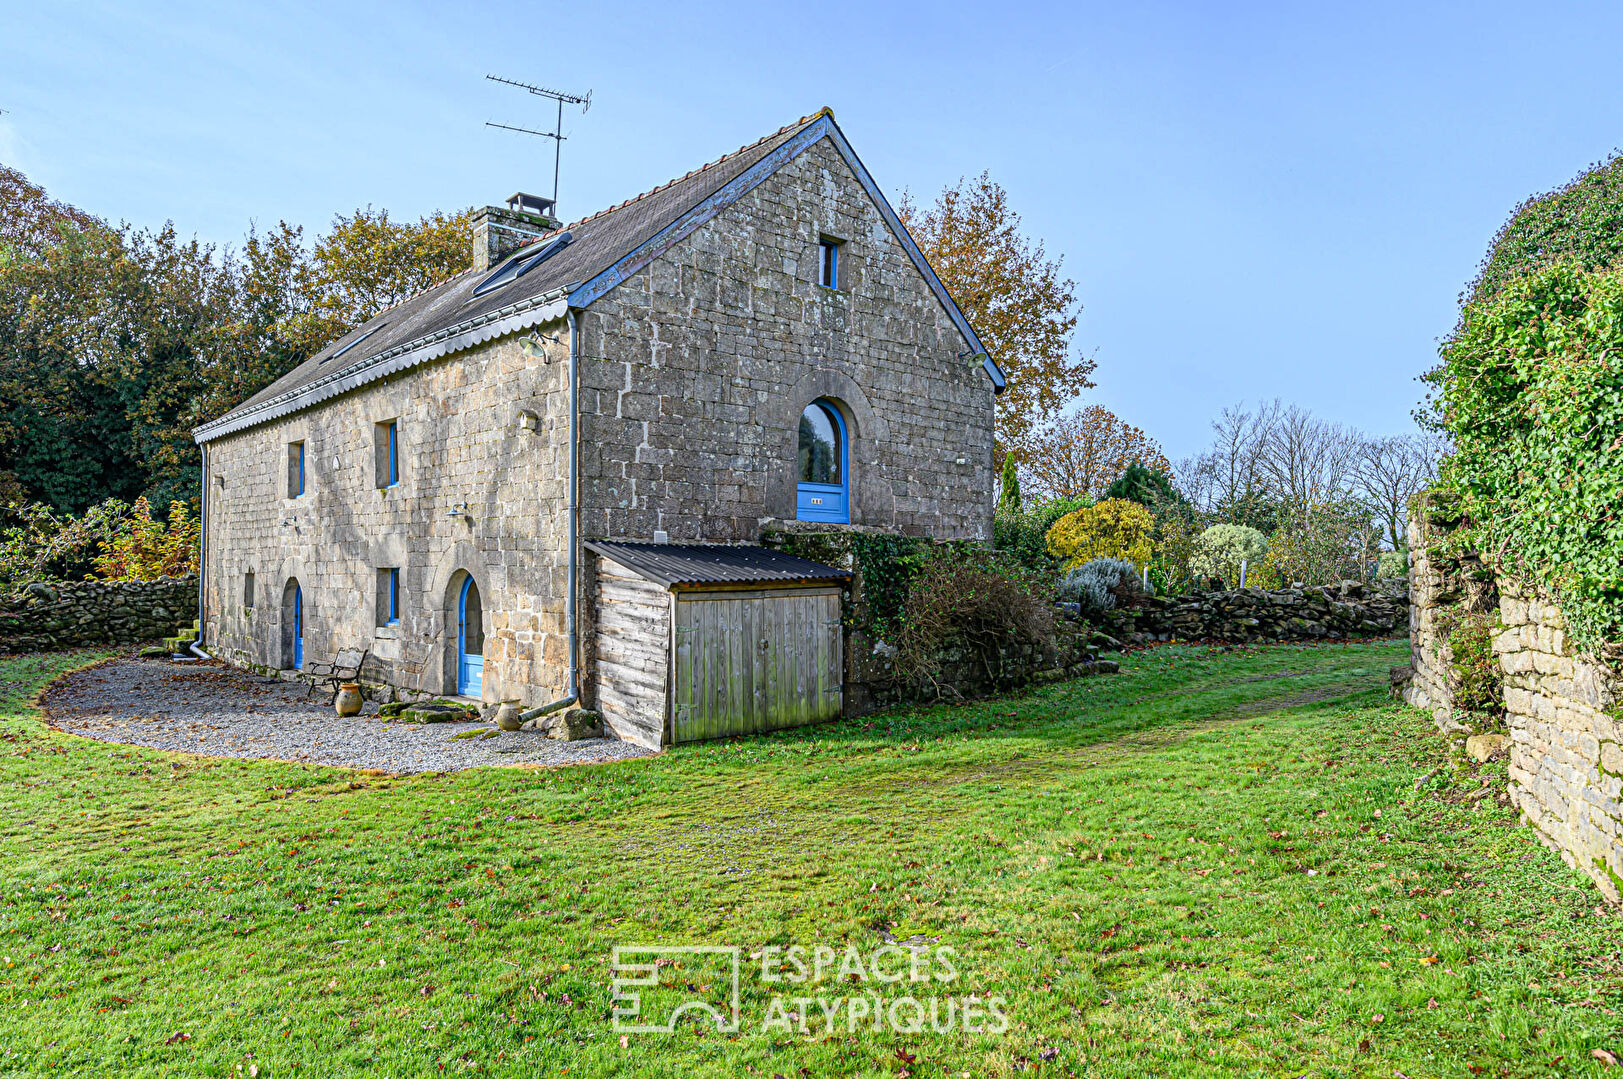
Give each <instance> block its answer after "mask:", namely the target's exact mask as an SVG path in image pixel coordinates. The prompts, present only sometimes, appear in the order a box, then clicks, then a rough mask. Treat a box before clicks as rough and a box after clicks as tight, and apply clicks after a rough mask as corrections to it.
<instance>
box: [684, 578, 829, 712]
mask: <svg viewBox="0 0 1623 1079" xmlns="http://www.w3.org/2000/svg"><path fill="white" fill-rule="evenodd" d="M675 616H676V617H675V626H674V633H673V634H672V636H673V638H674V640H673V641H672V648H673V651H674V656H673V657H672V658H673V660H674V662H673V663H672V666H671V672H672V677H671V741H673V742H693V741H698V740H700V739H703V738H724V737H727V736H730V735H735V734H751V733H754V732H757V731H770V730H778V729H780V728H783V727H798V726H800V725H801V724H803V723H815V722H817V721H819V720H824V719H833V718H835V717H837V716H838V715H839V714H840V709H841V705H842V699H841V686H842V684H843V672H844V669H845V667H844V659H845V657H844V655H843V652H842V642H841V633H840V591H839V589H837V588H817V589H763V590H760V591H733V592H678V593H677V595H676V611H675Z"/></svg>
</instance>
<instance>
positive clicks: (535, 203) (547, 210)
mask: <svg viewBox="0 0 1623 1079" xmlns="http://www.w3.org/2000/svg"><path fill="white" fill-rule="evenodd" d="M552 205H553V201H552V200H551V199H546V198H542V197H541V196H540V195H529V194H526V193H524V192H523V191H516V192H514V193H513V194H511V195H509V196H507V208H508V209H509V210H512V211H513V212H514V213H516V214H535V215H536V216H537V217H550V216H552Z"/></svg>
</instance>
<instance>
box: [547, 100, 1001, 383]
mask: <svg viewBox="0 0 1623 1079" xmlns="http://www.w3.org/2000/svg"><path fill="white" fill-rule="evenodd" d="M825 137H827V138H829V139H830V140H831V141H832V142H833V143H834V147H835V149H836V150H838V151H839V154H840V156H841V157H843V158H844V159H845V162H846V164H847V165H849V166H850V167H851V171H852V172H854V173H855V174H856V176H857V179H858V181H860V182H861V184H862V186H863V189H864V190H866V191H867V192H868V196H869V198H871V199H873V201H874V205H876V206H878V207H879V213H880V216H882V217H883V218H884V219H885V223H886V224H887V225H889V226H890V229H891V231H892V232H893V233H895V235H896V238H897V240H898V241H899V242H900V243H901V245H902V249H903V250H904V251H906V252H907V257H908V258H909V259H911V260H912V262H913V265H914V266H915V267H917V268H918V271H919V273H921V274H923V275H924V280H925V282H926V283H927V284H928V285H929V287H930V291H931V292H933V293H935V296H936V299H937V300H938V301H940V303H941V306H942V307H943V308H944V309H945V310H946V312H947V317H948V318H950V319H951V320H952V323H953V325H954V326H956V327H957V328H958V332H959V333H961V334H963V336H964V340H965V341H967V342H968V343H969V346H970V351H971V354H972V355H973V356H974V357H976V358H977V359H979V360H980V361H981V367H982V368H983V369H984V370H985V371H986V374H987V377H989V378H990V379H991V380H992V387H993V389H994V390H995V391H996V392H998V393H1002V392H1003V389H1004V387H1005V386H1007V385H1008V379H1007V377H1006V376H1005V375H1004V373H1003V369H1002V368H1001V367H999V366H998V365H997V361H995V360H994V359H992V357H991V356H990V355H989V354H988V353H987V351H986V346H984V345H983V344H981V339H980V337H979V336H978V335H977V334H976V333H975V330H974V328H973V327H972V326H970V324H969V320H968V319H967V318H965V317H964V313H963V312H962V311H961V310H959V308H958V304H957V303H956V302H954V300H953V298H952V295H951V294H950V293H949V292H948V291H947V288H946V286H945V285H943V284H942V283H941V279H940V278H939V277H937V276H936V273H935V270H933V269H932V268H931V267H930V263H929V262H928V261H927V260H926V259H925V257H924V253H923V252H922V251H920V250H919V247H918V244H916V243H914V242H913V237H912V236H911V235H909V234H908V231H907V227H906V226H905V225H903V224H902V220H901V218H899V217H897V216H896V211H895V210H894V209H893V208H892V207H891V205H890V202H889V201H888V200H887V199H886V198H885V196H884V193H883V192H881V191H880V190H879V185H878V184H877V183H875V182H874V178H873V176H872V175H870V174H869V172H868V168H867V166H865V165H864V164H863V163H862V159H861V158H859V157H857V155H856V151H855V150H853V149H851V144H850V143H849V142H847V141H846V139H845V135H844V134H843V133H842V132H841V131H840V127H839V125H838V124H836V123H835V122H834V118H833V117H832V116H830V115H828V114H827V113H824V114H823V115H821V116H819V117H818V118H817V119H815V120H813V121H812V122H811V123H809V124H807V125H806V126H805V127H803V128H801V129H800V130H799V131H797V132H795V134H794V135H793V136H792V137H790V138H789V139H787V140H785V141H784V143H783V144H782V145H781V146H779V147H777V148H776V149H774V150H773V151H772V152H771V153H769V154H767V155H766V156H765V157H763V158H761V160H759V161H757V162H756V163H755V164H753V165H751V166H750V167H749V168H747V169H745V170H744V171H743V172H741V173H739V174H738V175H737V176H735V177H733V178H732V179H731V180H729V181H728V182H727V183H726V184H725V185H723V186H722V188H721V189H720V190H719V191H717V192H716V193H715V194H713V195H711V196H710V197H709V198H707V199H705V200H704V201H703V202H701V203H699V204H698V205H697V206H695V207H693V208H692V209H691V210H689V211H687V212H686V213H685V214H683V215H682V216H681V217H678V218H677V219H676V220H675V221H673V222H671V223H670V224H669V225H666V226H665V227H664V228H662V229H660V230H659V231H658V232H656V233H655V234H654V235H653V236H651V237H649V238H648V239H647V240H645V241H643V242H642V243H641V244H639V245H638V246H637V247H635V248H633V249H632V250H631V251H630V252H628V253H627V254H626V255H624V256H623V257H621V258H620V259H619V261H617V262H615V263H614V264H613V265H612V266H610V267H609V268H608V269H606V270H604V271H602V272H601V273H599V274H598V275H597V276H596V277H593V278H592V279H591V280H589V281H586V282H584V283H583V284H581V285H580V287H579V288H577V289H575V291H574V292H572V293H570V294H569V306H571V307H575V308H582V307H587V306H589V305H590V304H592V303H593V302H594V301H595V300H598V299H600V298H601V297H602V296H603V294H604V293H606V292H608V291H609V290H610V289H612V288H614V287H615V286H616V285H618V284H620V283H621V282H622V281H624V280H626V279H627V278H628V277H630V276H631V275H633V274H635V273H636V272H637V271H638V270H641V269H642V268H643V267H644V266H646V265H648V263H650V262H652V261H653V260H654V259H656V258H658V257H659V256H660V255H662V254H664V253H665V252H666V251H669V250H670V249H671V248H672V247H674V246H675V245H676V244H677V243H679V242H681V241H682V240H683V239H685V238H686V237H687V236H689V235H690V234H691V233H692V232H693V231H694V230H695V229H697V228H698V227H699V226H701V225H703V224H704V223H705V222H707V221H709V220H710V219H711V218H713V217H715V216H716V215H717V214H719V213H720V212H721V211H722V210H724V209H726V208H727V207H728V206H731V205H732V204H733V203H735V202H737V201H738V200H739V199H741V198H743V197H744V196H745V195H747V194H748V193H749V192H750V191H751V190H753V189H754V188H755V187H756V186H757V185H759V184H760V183H761V182H762V181H764V180H766V179H767V178H768V177H769V176H771V175H772V174H773V173H775V172H777V171H778V170H779V169H781V168H782V167H783V166H785V165H787V164H788V163H789V162H791V161H793V160H794V159H795V158H796V157H799V156H800V154H801V152H802V151H804V150H806V149H807V148H808V147H810V146H813V145H815V144H816V143H817V142H818V141H819V140H821V139H823V138H825Z"/></svg>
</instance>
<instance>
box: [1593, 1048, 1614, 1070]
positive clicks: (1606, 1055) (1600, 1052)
mask: <svg viewBox="0 0 1623 1079" xmlns="http://www.w3.org/2000/svg"><path fill="white" fill-rule="evenodd" d="M1589 1055H1590V1056H1591V1057H1593V1058H1595V1059H1596V1060H1598V1061H1600V1062H1601V1063H1602V1064H1604V1065H1606V1066H1607V1067H1608V1068H1615V1067H1617V1056H1616V1054H1614V1053H1611V1052H1608V1051H1607V1050H1605V1049H1591V1050H1590V1051H1589Z"/></svg>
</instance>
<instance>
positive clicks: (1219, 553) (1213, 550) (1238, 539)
mask: <svg viewBox="0 0 1623 1079" xmlns="http://www.w3.org/2000/svg"><path fill="white" fill-rule="evenodd" d="M1267 553H1268V537H1267V536H1264V535H1263V534H1262V533H1261V532H1259V531H1257V530H1256V529H1255V528H1250V527H1248V526H1246V525H1230V524H1220V525H1212V526H1211V527H1210V528H1208V529H1206V531H1204V532H1202V533H1201V534H1200V537H1199V538H1198V539H1196V540H1195V552H1194V554H1193V555H1191V556H1190V558H1189V568H1190V569H1191V570H1193V571H1194V572H1195V573H1197V574H1198V575H1200V576H1202V577H1221V578H1223V581H1224V583H1226V584H1228V585H1229V586H1230V587H1231V588H1238V587H1239V586H1240V563H1241V562H1245V563H1246V564H1247V565H1246V576H1247V577H1248V578H1249V577H1250V574H1251V571H1252V570H1257V569H1261V568H1262V559H1263V556H1264V555H1266V554H1267ZM1246 583H1247V584H1255V583H1256V582H1255V581H1253V580H1247V582H1246Z"/></svg>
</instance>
